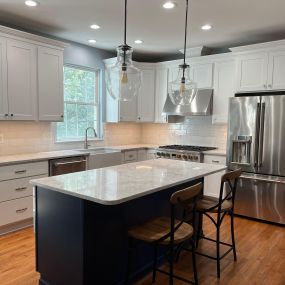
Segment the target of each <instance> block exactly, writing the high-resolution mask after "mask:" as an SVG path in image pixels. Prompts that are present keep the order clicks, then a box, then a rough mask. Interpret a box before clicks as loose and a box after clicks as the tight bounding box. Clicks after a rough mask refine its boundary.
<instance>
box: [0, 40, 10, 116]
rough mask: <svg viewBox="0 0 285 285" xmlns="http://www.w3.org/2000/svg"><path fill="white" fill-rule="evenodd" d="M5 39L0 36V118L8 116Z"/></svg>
mask: <svg viewBox="0 0 285 285" xmlns="http://www.w3.org/2000/svg"><path fill="white" fill-rule="evenodd" d="M8 112H9V110H8V97H7V57H6V39H4V38H0V120H6V119H7V117H8Z"/></svg>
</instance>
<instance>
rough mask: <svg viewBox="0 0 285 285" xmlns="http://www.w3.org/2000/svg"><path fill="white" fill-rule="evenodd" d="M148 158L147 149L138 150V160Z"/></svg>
mask: <svg viewBox="0 0 285 285" xmlns="http://www.w3.org/2000/svg"><path fill="white" fill-rule="evenodd" d="M144 160H147V150H146V149H139V150H138V161H144Z"/></svg>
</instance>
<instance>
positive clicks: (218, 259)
mask: <svg viewBox="0 0 285 285" xmlns="http://www.w3.org/2000/svg"><path fill="white" fill-rule="evenodd" d="M216 245H217V277H218V278H220V272H221V270H220V221H219V220H218V223H217V244H216Z"/></svg>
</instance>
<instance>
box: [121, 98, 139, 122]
mask: <svg viewBox="0 0 285 285" xmlns="http://www.w3.org/2000/svg"><path fill="white" fill-rule="evenodd" d="M137 99H138V98H137V97H134V98H133V99H132V101H126V102H125V101H117V102H119V118H118V121H120V122H135V121H136V120H137V104H138V103H137V102H138V100H137Z"/></svg>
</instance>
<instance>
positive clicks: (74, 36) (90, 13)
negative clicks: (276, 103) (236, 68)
mask: <svg viewBox="0 0 285 285" xmlns="http://www.w3.org/2000/svg"><path fill="white" fill-rule="evenodd" d="M39 2H40V5H39V6H38V7H36V8H28V7H26V6H25V5H24V0H0V21H1V22H2V23H5V24H8V25H13V26H17V27H22V28H23V29H26V30H30V31H36V32H38V33H42V34H48V35H52V36H54V37H58V38H62V39H67V40H71V41H75V42H79V43H82V44H88V43H87V40H88V39H90V38H94V39H96V40H97V43H96V44H95V47H98V48H101V49H106V50H114V49H115V48H116V46H118V45H119V44H120V43H121V42H122V33H123V3H124V1H123V0H39ZM164 2H165V1H164V0H129V1H128V3H129V4H128V13H129V14H128V35H127V38H128V43H129V44H130V45H132V46H133V47H134V48H135V50H136V55H137V57H140V58H142V57H143V58H144V59H145V60H151V59H154V58H164V57H168V56H175V55H177V54H179V52H178V50H179V49H181V48H182V46H183V29H184V13H185V10H184V9H185V1H184V0H175V2H176V3H177V4H178V5H177V7H176V8H175V9H172V10H165V9H163V8H162V4H163V3H164ZM189 2H190V23H189V27H190V28H189V34H188V36H189V42H188V47H195V46H201V45H204V46H208V47H212V48H215V49H219V48H224V47H230V46H237V45H243V44H249V43H257V42H263V41H269V40H277V39H283V38H285V17H284V11H285V0H271V1H268V0H190V1H189ZM92 23H97V24H99V25H100V26H101V27H102V28H101V29H100V30H95V31H93V30H91V29H90V28H89V26H90V24H92ZM205 23H210V24H212V25H213V27H214V28H213V29H212V30H211V31H208V32H205V31H202V30H201V29H200V27H201V25H203V24H205ZM135 39H143V40H144V43H143V44H142V45H140V46H138V45H135V44H134V43H133V41H134V40H135Z"/></svg>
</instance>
